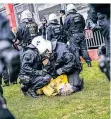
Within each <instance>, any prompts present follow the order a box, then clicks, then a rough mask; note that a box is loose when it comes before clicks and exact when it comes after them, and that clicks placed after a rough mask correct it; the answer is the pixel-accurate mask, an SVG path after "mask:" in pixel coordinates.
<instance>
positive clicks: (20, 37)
mask: <svg viewBox="0 0 111 119" xmlns="http://www.w3.org/2000/svg"><path fill="white" fill-rule="evenodd" d="M22 35H23V30H22V28H21V27H19V28H18V30H17V33H16V38H15V40H16V41H17V39H18V40H19V41H20V42H21V41H22V40H23V36H22Z"/></svg>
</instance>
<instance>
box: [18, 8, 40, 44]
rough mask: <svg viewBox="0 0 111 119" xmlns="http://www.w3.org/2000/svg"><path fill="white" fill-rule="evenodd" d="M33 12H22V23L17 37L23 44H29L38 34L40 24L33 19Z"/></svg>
mask: <svg viewBox="0 0 111 119" xmlns="http://www.w3.org/2000/svg"><path fill="white" fill-rule="evenodd" d="M32 18H33V17H32V13H31V12H30V11H28V10H26V11H23V12H22V14H21V24H20V26H19V28H18V31H17V34H16V39H18V40H19V41H20V42H21V44H22V46H27V45H29V44H30V43H31V41H32V39H33V38H34V37H36V36H37V35H38V26H37V24H36V23H35V22H34V21H33V19H32Z"/></svg>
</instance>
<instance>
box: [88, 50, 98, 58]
mask: <svg viewBox="0 0 111 119" xmlns="http://www.w3.org/2000/svg"><path fill="white" fill-rule="evenodd" d="M97 50H98V49H92V50H88V53H89V56H90V57H91V59H92V60H98V59H99V57H98V54H97Z"/></svg>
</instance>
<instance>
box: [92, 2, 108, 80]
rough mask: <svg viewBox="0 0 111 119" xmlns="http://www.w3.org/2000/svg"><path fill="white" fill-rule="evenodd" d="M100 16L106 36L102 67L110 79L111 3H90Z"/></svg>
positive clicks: (101, 59)
mask: <svg viewBox="0 0 111 119" xmlns="http://www.w3.org/2000/svg"><path fill="white" fill-rule="evenodd" d="M90 7H91V8H93V9H94V10H95V12H96V13H97V17H98V25H99V26H100V27H101V33H102V35H103V36H104V38H105V45H106V54H104V53H102V55H101V58H100V64H99V66H100V69H101V71H102V72H104V73H105V74H106V76H107V78H108V79H109V80H110V4H90Z"/></svg>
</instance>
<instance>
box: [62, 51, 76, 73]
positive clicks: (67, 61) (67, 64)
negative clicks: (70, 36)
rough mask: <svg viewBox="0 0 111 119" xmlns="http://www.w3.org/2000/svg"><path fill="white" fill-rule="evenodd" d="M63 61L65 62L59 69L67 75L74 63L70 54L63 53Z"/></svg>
mask: <svg viewBox="0 0 111 119" xmlns="http://www.w3.org/2000/svg"><path fill="white" fill-rule="evenodd" d="M63 56H64V57H63V59H64V62H65V65H64V66H63V67H62V68H61V69H62V72H63V73H69V72H71V70H72V69H73V67H74V62H75V58H74V55H73V54H72V53H69V52H67V53H64V55H63Z"/></svg>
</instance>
